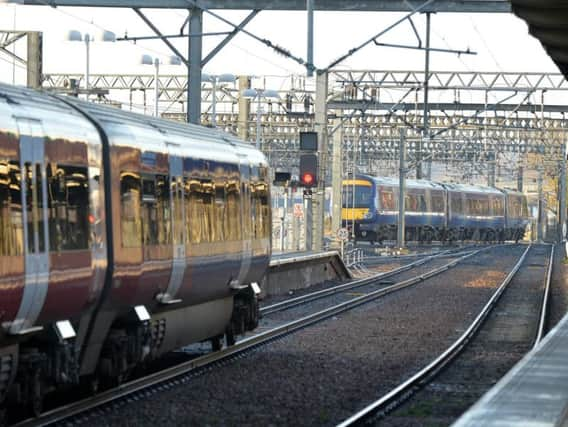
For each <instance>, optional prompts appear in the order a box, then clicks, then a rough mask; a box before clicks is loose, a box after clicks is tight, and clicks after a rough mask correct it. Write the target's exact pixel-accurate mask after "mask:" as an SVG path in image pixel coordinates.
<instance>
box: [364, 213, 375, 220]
mask: <svg viewBox="0 0 568 427" xmlns="http://www.w3.org/2000/svg"><path fill="white" fill-rule="evenodd" d="M372 217H373V214H372V213H371V212H367V213H365V215H363V218H365V219H371V218H372Z"/></svg>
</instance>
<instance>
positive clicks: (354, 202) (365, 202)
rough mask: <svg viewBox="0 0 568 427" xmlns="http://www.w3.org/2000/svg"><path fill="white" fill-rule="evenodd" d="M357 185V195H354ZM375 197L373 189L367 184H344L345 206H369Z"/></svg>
mask: <svg viewBox="0 0 568 427" xmlns="http://www.w3.org/2000/svg"><path fill="white" fill-rule="evenodd" d="M353 187H355V197H353ZM372 199H373V190H372V188H371V187H369V186H366V185H355V186H353V185H344V186H343V207H344V208H368V207H369V206H370V204H371V201H372Z"/></svg>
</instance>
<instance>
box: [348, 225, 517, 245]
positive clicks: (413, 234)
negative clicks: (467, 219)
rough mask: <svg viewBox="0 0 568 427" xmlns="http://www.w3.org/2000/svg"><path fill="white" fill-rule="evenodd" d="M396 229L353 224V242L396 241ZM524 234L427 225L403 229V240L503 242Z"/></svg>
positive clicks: (426, 241) (514, 229) (393, 226)
mask: <svg viewBox="0 0 568 427" xmlns="http://www.w3.org/2000/svg"><path fill="white" fill-rule="evenodd" d="M397 233H398V227H397V226H396V225H394V224H388V225H380V226H367V227H365V226H361V224H355V233H354V236H355V240H358V241H367V242H370V243H378V244H381V243H382V242H383V241H388V240H391V241H392V240H397ZM524 234H525V230H524V228H501V229H494V228H468V227H460V228H450V229H448V228H445V227H432V226H428V225H424V226H413V227H406V228H405V240H406V241H416V242H423V243H430V242H433V241H438V242H456V241H481V242H503V241H505V240H514V241H519V240H521V239H522V238H523V236H524Z"/></svg>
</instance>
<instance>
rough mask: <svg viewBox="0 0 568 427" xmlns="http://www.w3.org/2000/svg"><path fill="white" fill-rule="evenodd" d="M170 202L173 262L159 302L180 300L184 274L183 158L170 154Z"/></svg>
mask: <svg viewBox="0 0 568 427" xmlns="http://www.w3.org/2000/svg"><path fill="white" fill-rule="evenodd" d="M169 159H170V201H171V202H170V203H171V212H172V213H171V216H172V237H173V238H172V244H173V263H172V273H171V275H170V281H169V283H168V290H167V291H166V294H165V295H164V297H163V298H162V300H161V302H162V303H166V304H173V303H177V302H180V300H179V299H176V298H175V297H176V295H177V293H178V291H179V289H180V288H181V285H182V283H183V276H184V274H185V265H186V259H185V241H186V236H185V221H186V220H187V219H186V217H185V214H186V213H185V206H184V189H183V160H182V158H181V157H179V156H176V155H173V154H170V156H169Z"/></svg>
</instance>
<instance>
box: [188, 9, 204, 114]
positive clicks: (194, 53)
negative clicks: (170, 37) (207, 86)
mask: <svg viewBox="0 0 568 427" xmlns="http://www.w3.org/2000/svg"><path fill="white" fill-rule="evenodd" d="M202 33H203V10H202V9H198V8H193V9H191V10H190V12H189V34H193V35H190V36H189V37H188V39H189V45H188V57H189V67H188V70H187V74H188V76H187V103H188V104H187V122H188V123H195V124H200V123H201V50H202V47H203V38H202V36H201V34H202Z"/></svg>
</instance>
